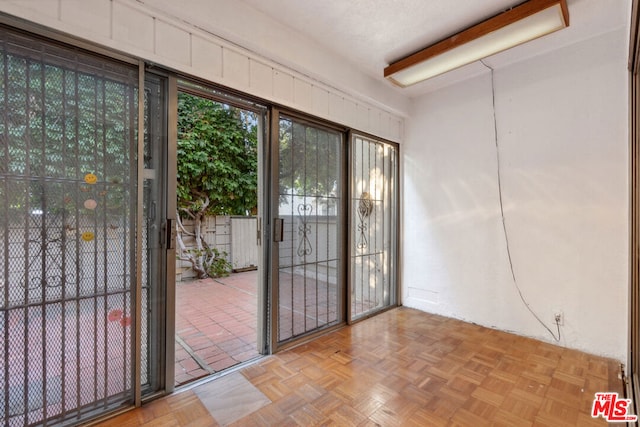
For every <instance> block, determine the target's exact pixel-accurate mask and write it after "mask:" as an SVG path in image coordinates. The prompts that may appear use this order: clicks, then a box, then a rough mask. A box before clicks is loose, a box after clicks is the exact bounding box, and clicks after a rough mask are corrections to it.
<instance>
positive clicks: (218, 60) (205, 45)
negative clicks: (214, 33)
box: [191, 35, 222, 79]
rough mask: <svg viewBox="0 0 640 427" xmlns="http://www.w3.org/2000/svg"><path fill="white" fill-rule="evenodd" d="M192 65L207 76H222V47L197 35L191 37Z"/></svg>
mask: <svg viewBox="0 0 640 427" xmlns="http://www.w3.org/2000/svg"><path fill="white" fill-rule="evenodd" d="M191 61H192V63H191V65H192V67H193V68H194V70H197V71H198V72H199V73H201V74H203V75H205V76H211V77H210V78H212V79H213V78H214V77H222V47H221V46H220V45H218V44H216V43H214V42H212V41H210V40H206V39H204V38H202V37H198V36H196V35H194V36H192V37H191Z"/></svg>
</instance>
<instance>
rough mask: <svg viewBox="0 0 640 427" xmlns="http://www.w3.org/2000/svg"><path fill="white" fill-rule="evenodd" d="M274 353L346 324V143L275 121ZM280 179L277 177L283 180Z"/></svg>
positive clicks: (298, 123)
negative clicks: (315, 333)
mask: <svg viewBox="0 0 640 427" xmlns="http://www.w3.org/2000/svg"><path fill="white" fill-rule="evenodd" d="M276 120H277V123H276V125H275V126H274V127H277V134H275V135H274V138H273V139H277V148H276V150H275V151H276V153H277V162H275V164H274V169H275V170H276V172H275V174H274V182H277V185H278V187H277V192H276V191H274V195H275V198H274V201H273V206H274V209H273V211H274V212H273V215H274V216H275V217H276V219H275V223H274V224H273V228H274V239H273V240H274V242H275V243H274V245H275V247H274V248H275V250H274V252H273V253H274V261H273V262H274V265H275V268H274V269H273V283H274V287H275V289H274V292H275V293H276V301H277V303H276V304H274V305H275V307H274V308H275V310H274V311H275V313H274V314H275V319H276V322H275V323H276V328H275V331H274V333H275V334H276V337H275V338H276V339H275V346H276V347H278V346H279V345H282V344H283V343H286V342H288V341H291V340H293V339H295V338H297V337H300V336H304V335H308V334H310V333H312V332H314V331H318V330H321V329H324V328H327V327H330V326H333V325H337V324H339V323H341V322H343V321H344V319H345V316H344V311H345V310H344V307H345V305H344V275H343V273H342V271H344V264H343V261H342V259H343V256H342V254H343V253H344V247H343V242H344V241H345V239H344V238H343V237H342V236H343V233H344V230H345V227H344V218H343V212H344V206H343V201H344V194H343V193H344V189H343V182H344V179H345V176H344V175H345V174H344V172H343V166H344V156H343V147H344V137H343V133H342V132H339V131H336V130H333V129H331V128H327V127H323V126H320V125H317V124H314V123H309V122H306V121H303V120H300V119H296V118H294V117H289V116H286V115H282V114H279V115H277V116H276ZM276 177H277V178H276Z"/></svg>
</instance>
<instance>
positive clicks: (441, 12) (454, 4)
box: [242, 0, 522, 78]
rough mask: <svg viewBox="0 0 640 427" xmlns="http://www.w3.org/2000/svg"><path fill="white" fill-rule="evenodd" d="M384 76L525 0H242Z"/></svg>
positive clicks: (374, 73)
mask: <svg viewBox="0 0 640 427" xmlns="http://www.w3.org/2000/svg"><path fill="white" fill-rule="evenodd" d="M242 1H243V2H245V3H247V4H249V5H251V6H252V7H253V8H255V9H258V10H260V11H261V12H263V13H265V14H267V15H269V16H270V17H271V18H273V19H275V20H276V21H279V22H281V23H283V24H285V25H288V26H289V27H292V28H294V29H295V30H297V31H299V32H301V33H303V34H306V35H307V36H309V37H310V38H312V39H315V40H316V41H318V42H319V43H321V44H323V45H325V46H326V47H327V48H328V49H330V50H332V51H334V52H336V53H338V54H339V55H341V56H343V57H345V58H349V59H350V60H351V61H352V62H354V63H355V64H356V65H357V66H358V67H359V68H360V69H362V70H364V71H365V72H367V73H368V74H370V75H372V76H374V77H377V78H379V77H380V76H382V70H383V69H384V67H386V66H387V65H388V64H389V63H390V62H393V61H395V60H397V59H400V58H402V57H404V56H406V55H407V54H409V53H413V52H415V51H417V50H420V49H421V48H423V47H425V46H427V45H429V44H432V43H433V42H434V41H438V40H441V39H443V38H446V37H448V36H450V35H452V34H453V33H455V32H457V31H459V30H460V29H464V28H466V27H469V26H471V25H473V24H475V23H477V22H479V21H482V20H484V19H486V18H488V17H491V16H493V15H495V14H497V13H499V12H500V11H502V10H505V9H507V8H509V7H512V6H514V5H516V4H518V3H521V2H522V0H350V1H345V0H320V1H301V0H269V1H264V0H242Z"/></svg>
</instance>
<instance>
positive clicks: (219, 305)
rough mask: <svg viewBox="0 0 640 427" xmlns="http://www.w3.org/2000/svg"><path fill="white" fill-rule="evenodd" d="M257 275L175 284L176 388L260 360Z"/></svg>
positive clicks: (242, 274)
mask: <svg viewBox="0 0 640 427" xmlns="http://www.w3.org/2000/svg"><path fill="white" fill-rule="evenodd" d="M257 281H258V272H257V271H248V272H244V273H234V274H231V275H230V276H229V277H222V278H218V279H203V280H193V281H189V282H178V283H177V285H176V365H175V384H176V385H182V384H186V383H188V382H190V381H193V380H195V379H198V378H201V377H204V376H206V375H209V374H212V373H214V372H218V371H221V370H224V369H227V368H230V367H232V366H234V365H236V364H238V363H241V362H245V361H247V360H250V359H253V358H255V357H258V356H259V353H258V350H257V321H258V320H257V310H258V297H257V294H258V293H257Z"/></svg>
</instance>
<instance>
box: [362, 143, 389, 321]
mask: <svg viewBox="0 0 640 427" xmlns="http://www.w3.org/2000/svg"><path fill="white" fill-rule="evenodd" d="M397 156H398V154H397V150H396V148H395V146H393V145H391V144H387V143H384V142H382V141H378V140H374V139H371V138H365V137H362V136H359V135H355V134H354V135H353V136H352V138H351V224H352V226H351V266H350V267H351V294H350V299H351V301H350V302H351V316H350V318H351V320H356V319H358V318H361V317H364V316H367V315H370V314H372V313H374V312H376V311H379V310H381V309H384V308H386V307H390V306H392V305H395V304H396V259H397V243H396V242H397V212H398V203H397V194H396V193H397Z"/></svg>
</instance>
